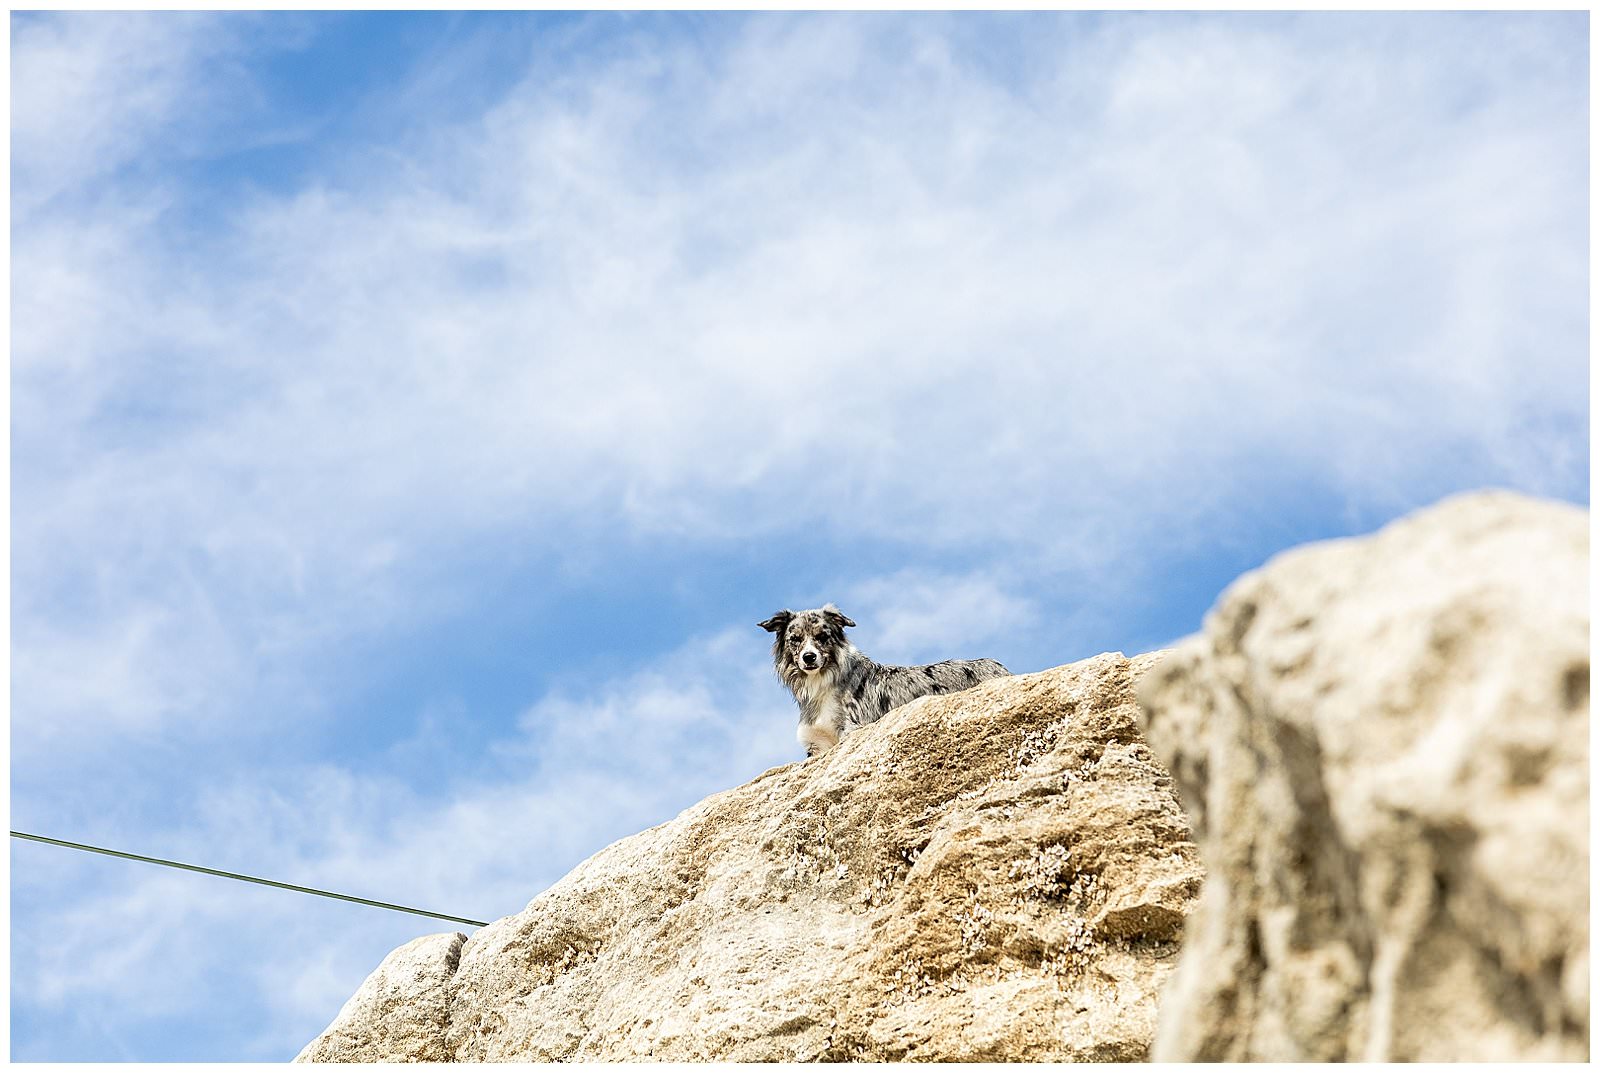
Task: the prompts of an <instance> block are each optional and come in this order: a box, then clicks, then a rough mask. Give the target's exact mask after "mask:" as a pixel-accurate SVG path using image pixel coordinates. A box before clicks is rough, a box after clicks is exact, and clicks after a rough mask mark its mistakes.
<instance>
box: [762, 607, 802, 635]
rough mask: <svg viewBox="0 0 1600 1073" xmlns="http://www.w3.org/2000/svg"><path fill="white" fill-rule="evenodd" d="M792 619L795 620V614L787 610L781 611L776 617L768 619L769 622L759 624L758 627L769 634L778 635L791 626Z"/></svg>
mask: <svg viewBox="0 0 1600 1073" xmlns="http://www.w3.org/2000/svg"><path fill="white" fill-rule="evenodd" d="M792 618H794V612H793V611H789V610H787V609H785V610H783V611H779V612H778V613H777V614H776V615H773V616H772V617H771V618H769V619H767V621H765V622H758V623H756V625H757V626H760V627H761V628H762V629H763V630H766V631H767V632H768V633H777V632H778V631H779V630H782V629H783V628H784V627H785V626H787V625H789V620H790V619H792Z"/></svg>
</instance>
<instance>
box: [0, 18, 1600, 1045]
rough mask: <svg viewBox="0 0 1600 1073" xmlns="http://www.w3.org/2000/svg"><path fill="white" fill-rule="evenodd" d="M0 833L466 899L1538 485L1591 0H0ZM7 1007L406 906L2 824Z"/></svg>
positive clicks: (1563, 404)
mask: <svg viewBox="0 0 1600 1073" xmlns="http://www.w3.org/2000/svg"><path fill="white" fill-rule="evenodd" d="M11 28H12V38H11V42H12V53H11V63H12V86H13V92H12V113H11V123H12V142H11V145H12V154H13V155H12V164H13V182H12V226H13V231H12V247H11V256H12V280H13V284H12V335H11V345H12V351H11V354H12V362H11V377H12V379H11V385H12V389H11V398H12V409H11V432H12V461H13V466H12V497H13V498H12V527H11V549H12V590H11V591H12V692H11V697H12V708H11V711H12V723H11V750H12V751H11V755H12V764H11V785H12V798H11V810H12V826H13V828H18V829H22V830H29V831H36V832H40V833H44V834H47V835H52V836H55V837H60V838H66V839H72V840H80V841H87V842H94V843H98V844H102V845H110V846H115V847H119V848H123V849H127V850H130V851H132V852H137V853H144V854H151V855H157V856H168V857H174V858H177V859H181V860H188V861H195V862H198V863H203V864H207V865H210V866H212V867H218V868H224V869H231V870H237V871H244V872H249V873H253V874H259V875H267V876H272V877H276V878H280V879H284V880H288V881H290V882H296V883H302V884H307V885H312V886H322V887H328V888H332V889H337V890H344V891H348V892H350V893H354V894H358V895H363V896H366V897H372V898H378V899H382V900H387V901H395V902H400V903H405V904H411V905H421V906H425V907H430V908H435V909H438V910H440V911H443V912H448V913H453V914H458V915H462V916H468V917H477V918H480V919H490V918H493V917H497V916H501V915H504V914H507V913H512V912H515V911H517V910H519V909H521V908H522V906H523V905H524V904H526V902H527V901H528V900H529V899H531V898H532V897H533V896H534V895H535V894H537V893H538V892H539V891H540V890H541V889H542V888H543V887H545V886H546V885H548V884H549V883H550V882H552V881H553V880H555V879H556V878H558V877H559V876H560V875H561V874H562V873H563V872H565V871H566V870H567V869H568V868H570V867H571V866H572V865H573V864H575V863H577V862H578V861H579V860H581V859H582V858H583V857H585V856H587V855H588V854H590V853H592V852H594V851H595V850H597V849H599V848H600V847H601V846H603V845H605V844H606V843H608V842H610V841H612V840H613V839H615V838H618V837H620V836H623V835H626V834H629V833H632V832H633V831H636V830H639V829H641V828H643V827H646V826H649V825H652V824H655V823H659V822H661V821H663V820H666V819H669V818H670V817H671V816H672V815H674V814H675V813H676V812H677V811H678V810H680V809H682V808H684V807H686V806H687V805H689V804H691V803H693V802H694V801H696V800H698V799H699V798H701V797H702V796H704V795H705V794H707V793H710V792H713V791H716V790H719V789H724V788H727V787H729V786H733V785H736V784H738V783H741V782H744V781H746V780H748V779H749V778H751V777H753V776H754V775H756V774H758V773H759V772H760V771H762V770H764V769H765V768H766V767H769V766H771V765H774V764H779V763H785V762H788V761H791V760H793V759H795V758H796V757H797V755H798V753H799V749H798V746H797V745H796V744H795V742H794V739H793V723H794V716H793V705H792V702H791V701H790V700H789V698H788V697H787V695H786V694H785V693H784V692H783V691H782V689H781V687H780V686H779V685H778V683H777V681H776V680H775V679H774V678H773V676H772V674H771V672H770V668H769V667H768V665H767V645H766V640H767V638H766V635H765V634H763V633H762V632H761V631H759V630H758V629H756V628H755V625H754V624H755V623H756V622H757V621H759V620H760V619H762V618H765V617H766V616H767V615H768V614H770V613H771V612H772V611H773V610H775V609H777V608H780V607H784V606H788V607H809V606H816V605H818V604H820V603H822V602H824V601H826V600H833V601H835V602H837V603H838V604H839V605H840V606H841V607H843V608H844V609H845V610H846V611H847V612H849V614H850V615H851V616H852V617H853V618H855V619H856V621H857V622H859V623H860V626H859V627H858V628H857V629H856V630H855V631H854V633H855V639H856V641H857V643H858V644H859V645H860V646H861V647H862V648H863V650H865V651H867V652H868V653H869V654H871V655H873V656H875V657H877V658H879V659H881V660H885V661H894V662H911V661H921V660H926V659H939V658H948V657H955V656H993V657H996V658H998V659H1000V660H1002V661H1003V662H1005V663H1006V664H1007V665H1008V666H1010V667H1011V668H1013V669H1014V670H1019V671H1031V670H1037V669H1041V668H1044V667H1050V666H1055V665H1057V664H1060V663H1065V662H1069V661H1071V660H1076V659H1080V658H1083V657H1086V656H1090V655H1093V654H1095V653H1097V652H1100V651H1106V650H1115V649H1120V650H1123V651H1126V652H1130V653H1131V652H1135V651H1143V650H1148V649H1151V648H1154V647H1158V646H1161V645H1164V644H1167V643H1170V642H1171V641H1172V640H1174V639H1175V638H1177V637H1180V636H1182V635H1184V634H1186V633H1189V632H1191V631H1193V630H1194V629H1196V628H1197V627H1198V625H1199V624H1200V621H1201V619H1202V617H1203V615H1204V613H1205V611H1206V609H1207V608H1208V607H1209V606H1210V605H1211V604H1212V602H1213V601H1214V600H1215V598H1216V596H1217V595H1218V593H1219V592H1220V591H1221V590H1222V588H1223V587H1224V586H1225V585H1226V584H1227V583H1228V582H1229V581H1231V580H1232V579H1233V578H1234V577H1236V576H1237V575H1238V574H1239V573H1240V572H1242V571H1244V570H1246V569H1249V568H1252V567H1254V566H1257V565H1259V564H1260V563H1262V562H1263V561H1265V560H1266V559H1267V558H1268V557H1270V556H1271V555H1272V554H1273V553H1275V552H1277V551H1279V550H1281V549H1283V548H1286V547H1289V546H1291V545H1294V544H1297V543H1301V542H1304V541H1307V540H1312V539H1319V538H1326V537H1335V536H1342V535H1348V534H1352V533H1360V532H1366V531H1370V530H1371V529H1374V528H1376V527H1377V526H1379V525H1381V524H1383V523H1384V522H1386V521H1388V520H1389V519H1391V518H1394V517H1396V516H1398V515H1400V514H1403V513H1405V512H1407V511H1409V510H1412V509H1414V508H1416V507H1418V506H1421V505H1423V504H1426V503H1429V502H1432V501H1434V500H1436V499H1438V498H1439V497H1441V496H1443V495H1446V494H1449V493H1452V492H1456V491H1461V490H1465V489H1471V488H1480V487H1487V486H1500V487H1511V488H1516V489H1521V490H1524V491H1527V492H1532V493H1536V494H1541V495H1546V496H1554V497H1559V498H1563V499H1567V500H1571V501H1574V502H1578V503H1585V504H1586V503H1587V502H1588V483H1589V470H1588V454H1589V441H1588V419H1589V415H1588V404H1587V399H1588V370H1587V359H1588V350H1587V333H1588V314H1587V296H1588V248H1587V233H1588V211H1589V209H1588V200H1587V191H1588V117H1587V104H1588V102H1587V85H1588V55H1587V40H1588V33H1587V16H1586V14H1584V13H1564V14H1542V15H1513V16H1506V15H1495V14H1481V13H1480V14H1468V15H1421V16H1417V15H1410V16H1399V15H1340V16H1309V15H1307V16H1294V15H1263V16H1256V15H1234V16H1210V15H1198V14H1156V15H1132V14H1130V15H1110V16H1090V15H1072V14H1067V15H1055V14H1033V15H1015V16H974V15H959V16H957V15H952V16H943V15H941V16H928V15H922V16H897V15H885V16H788V15H763V16H754V17H750V16H741V15H721V14H718V15H686V14H671V13H669V14H655V15H641V16H628V15H621V14H598V15H584V14H578V15H571V14H517V13H499V14H475V15H468V14H448V15H438V14H421V13H417V14H376V13H374V14H338V13H275V14H254V15H249V14H222V15H217V14H203V13H179V14H162V15H139V14H99V13H48V14H14V15H13V16H12V24H11ZM11 877H12V901H11V909H12V913H11V941H12V975H11V984H12V992H11V994H12V999H11V1031H12V1036H11V1039H12V1056H13V1057H14V1058H16V1059H20V1060H85V1059H108V1060H117V1059H139V1060H147V1061H153V1060H161V1059H251V1060H269V1061H270V1060H281V1059H286V1058H289V1057H291V1056H292V1055H293V1054H294V1053H295V1052H296V1051H297V1050H298V1049H299V1047H300V1046H301V1045H303V1044H304V1043H305V1042H306V1041H307V1040H308V1039H310V1038H311V1037H312V1036H313V1035H315V1034H316V1033H317V1032H318V1031H320V1030H321V1028H323V1027H324V1026H325V1025H326V1023H327V1022H328V1021H329V1020H330V1019H331V1018H332V1017H333V1015H334V1014H335V1013H336V1012H337V1010H338V1008H339V1006H340V1004H341V1003H342V1002H343V1001H344V999H345V998H346V997H348V995H349V994H350V992H351V991H353V990H354V988H355V987H356V986H357V985H358V984H359V983H360V981H361V979H362V978H363V977H364V976H365V974H366V973H367V972H368V971H370V970H371V969H372V968H373V967H374V966H375V965H376V964H377V962H378V961H379V960H380V959H381V958H382V956H383V955H384V954H385V953H387V952H388V951H389V950H390V949H391V948H393V947H394V946H396V945H398V944H400V943H402V942H404V941H406V940H408V939H410V938H413V937H415V936H416V935H420V934H426V933H429V932H432V931H438V930H445V927H446V926H445V925H443V924H440V925H439V926H438V927H435V926H433V925H431V924H430V923H429V922H428V921H425V920H420V919H417V918H412V917H405V916H400V915H397V914H388V913H384V912H381V911H377V910H370V909H364V908H358V907H355V906H346V905H337V904H333V903H325V902H322V901H320V900H315V899H308V898H303V897H299V896H295V895H291V894H287V893H284V892H280V891H273V890H263V889H258V888H252V887H246V886H242V885H239V884H229V883H225V882H223V881H220V880H212V879H208V878H204V877H196V876H189V875H185V874H180V873H170V872H166V871H165V870H159V869H154V868H150V867H148V866H139V865H134V864H129V863H124V862H118V861H112V860H104V859H99V858H91V857H86V856H83V855H78V854H70V853H68V852H66V851H62V850H56V849H50V848H48V847H42V846H36V845H28V844H19V845H14V846H13V847H12V853H11Z"/></svg>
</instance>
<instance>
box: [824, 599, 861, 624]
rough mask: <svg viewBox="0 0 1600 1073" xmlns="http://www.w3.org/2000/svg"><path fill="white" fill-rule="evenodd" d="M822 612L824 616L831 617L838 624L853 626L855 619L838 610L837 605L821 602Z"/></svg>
mask: <svg viewBox="0 0 1600 1073" xmlns="http://www.w3.org/2000/svg"><path fill="white" fill-rule="evenodd" d="M822 613H823V614H824V615H825V616H827V617H828V618H831V619H833V620H834V621H835V622H837V623H838V624H839V625H840V626H854V625H855V621H854V620H853V619H851V618H850V617H849V616H848V615H846V614H845V613H844V612H843V611H840V610H839V609H838V608H837V607H834V606H833V605H832V604H823V605H822Z"/></svg>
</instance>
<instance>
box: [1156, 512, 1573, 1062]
mask: <svg viewBox="0 0 1600 1073" xmlns="http://www.w3.org/2000/svg"><path fill="white" fill-rule="evenodd" d="M1588 543H1589V527H1588V514H1587V512H1585V511H1582V510H1580V509H1577V508H1575V507H1571V506H1566V505H1561V504H1553V503H1546V502H1541V501H1537V500H1531V499H1527V498H1523V497H1520V496H1515V495H1510V494H1505V493H1493V494H1480V495H1473V496H1465V497H1460V498H1456V499H1451V500H1447V501H1445V502H1444V503H1442V504H1440V505H1438V506H1436V507H1434V508H1431V509H1429V510H1426V511H1423V512H1421V513H1418V514H1416V515H1414V516H1411V517H1409V518H1406V519H1403V520H1401V521H1399V522H1396V523H1394V524H1393V525H1390V526H1389V527H1387V528H1385V529H1384V530H1382V531H1381V532H1379V533H1377V534H1375V535H1373V536H1371V537H1368V538H1363V539H1352V540H1341V541H1334V542H1330V543H1325V544H1317V545H1311V546H1308V547H1305V548H1302V549H1297V550H1295V551H1292V552H1289V553H1287V554H1285V555H1282V556H1280V557H1278V558H1277V559H1275V560H1273V561H1272V562H1271V563H1269V564H1268V565H1267V566H1265V567H1264V568H1262V569H1261V570H1259V571H1257V572H1254V573H1251V574H1247V575H1245V576H1244V577H1243V578H1241V579H1240V580H1239V581H1237V582H1236V583H1235V584H1234V585H1233V586H1231V587H1230V588H1229V589H1228V591H1227V592H1226V593H1224V594H1223V596H1222V598H1221V599H1220V600H1219V602H1218V604H1217V606H1216V607H1215V608H1214V610H1213V611H1212V613H1211V614H1210V615H1209V616H1208V617H1207V619H1206V622H1205V626H1204V629H1203V631H1202V632H1201V633H1200V634H1199V635H1197V636H1196V637H1194V638H1192V639H1190V640H1188V641H1186V642H1184V643H1183V644H1182V645H1181V646H1179V647H1178V648H1177V649H1175V650H1174V651H1173V652H1172V653H1171V654H1170V655H1169V657H1168V658H1167V659H1166V660H1165V661H1163V663H1162V665H1161V666H1160V667H1159V668H1158V669H1157V670H1156V671H1155V672H1153V673H1152V674H1151V675H1150V676H1149V677H1148V678H1147V679H1146V681H1145V682H1144V683H1143V684H1142V686H1141V688H1140V694H1141V700H1142V701H1143V704H1144V706H1145V709H1146V712H1145V720H1146V727H1145V730H1146V733H1147V734H1148V736H1149V740H1150V742H1151V744H1152V746H1154V747H1155V749H1156V750H1157V752H1159V753H1160V754H1161V755H1162V758H1163V759H1164V760H1165V761H1166V763H1167V765H1168V767H1169V768H1170V769H1171V771H1172V772H1173V774H1174V776H1175V777H1176V779H1177V781H1178V784H1179V791H1180V795H1181V797H1182V799H1183V801H1184V805H1185V808H1186V809H1187V811H1188V814H1189V817H1190V819H1191V820H1192V821H1193V823H1194V826H1195V831H1196V834H1197V837H1198V839H1199V842H1200V846H1201V856H1202V858H1203V859H1204V861H1205V865H1206V868H1207V870H1208V878H1207V885H1206V890H1205V893H1204V895H1203V897H1202V900H1201V904H1200V907H1199V909H1198V910H1197V911H1196V914H1195V916H1194V917H1193V918H1192V919H1191V920H1190V921H1189V925H1188V930H1187V932H1186V934H1185V939H1184V947H1183V952H1182V955H1181V957H1180V959H1179V968H1178V971H1177V972H1176V973H1175V974H1174V975H1173V977H1172V980H1171V982H1170V984H1169V986H1168V988H1167V990H1166V992H1165V994H1164V995H1163V1003H1162V1008H1161V1014H1160V1027H1159V1030H1158V1033H1157V1040H1156V1044H1155V1046H1154V1048H1153V1053H1152V1057H1153V1058H1155V1059H1157V1060H1165V1061H1191V1060H1234V1061H1240V1060H1277V1061H1302V1060H1313V1061H1332V1060H1391V1061H1442V1060H1472V1061H1495V1060H1516V1059H1534V1060H1565V1059H1580V1060H1581V1059H1586V1058H1587V1057H1588V1053H1589V1048H1588V1033H1589V1015H1588V1010H1589V983H1588V981H1589V972H1588V948H1589V929H1588V919H1589V883H1588V876H1589V857H1588V844H1589V829H1588V810H1589V799H1588V762H1589V756H1588V739H1589V616H1588V577H1589V574H1588Z"/></svg>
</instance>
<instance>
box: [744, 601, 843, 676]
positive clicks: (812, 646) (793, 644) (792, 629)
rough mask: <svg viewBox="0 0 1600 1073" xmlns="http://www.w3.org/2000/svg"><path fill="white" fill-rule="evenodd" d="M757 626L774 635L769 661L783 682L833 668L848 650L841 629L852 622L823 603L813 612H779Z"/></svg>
mask: <svg viewBox="0 0 1600 1073" xmlns="http://www.w3.org/2000/svg"><path fill="white" fill-rule="evenodd" d="M757 625H759V626H760V627H761V628H762V629H763V630H766V631H767V632H769V633H773V634H776V635H777V636H776V637H775V638H774V639H773V642H772V661H773V662H774V663H775V664H777V667H778V673H779V674H781V675H782V676H783V678H784V680H785V681H789V682H796V681H803V680H804V679H805V678H807V677H809V676H811V675H815V674H822V673H824V672H826V671H830V670H833V669H835V668H837V667H838V665H839V657H840V655H841V654H842V653H843V652H844V651H845V650H846V649H847V648H849V647H850V642H849V641H846V640H845V639H844V629H845V627H846V626H854V625H855V623H854V622H852V621H851V620H850V619H849V618H847V617H846V616H845V614H844V612H842V611H840V610H839V609H838V608H837V607H834V606H833V605H832V604H824V605H823V606H822V607H819V608H817V609H815V610H813V611H779V612H778V613H777V614H776V615H773V616H772V617H771V618H769V619H767V621H765V622H761V623H757Z"/></svg>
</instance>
